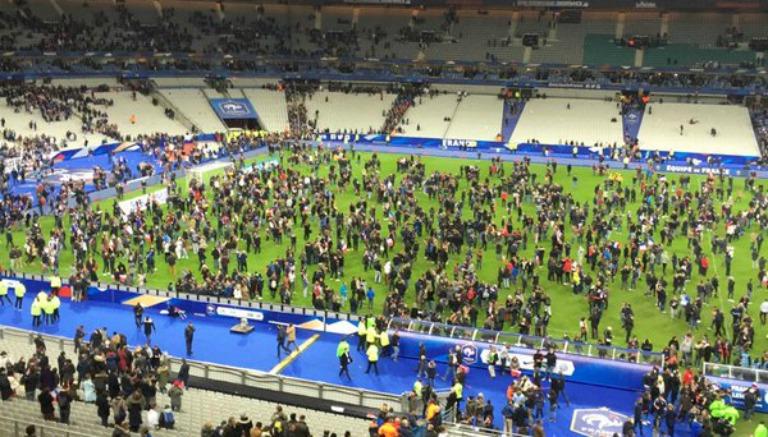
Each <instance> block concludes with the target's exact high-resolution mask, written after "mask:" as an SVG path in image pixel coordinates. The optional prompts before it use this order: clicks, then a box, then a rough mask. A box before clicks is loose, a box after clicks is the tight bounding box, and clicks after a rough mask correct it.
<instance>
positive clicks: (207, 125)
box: [160, 88, 225, 132]
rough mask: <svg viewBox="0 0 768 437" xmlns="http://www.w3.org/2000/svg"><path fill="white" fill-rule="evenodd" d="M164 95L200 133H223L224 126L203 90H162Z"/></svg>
mask: <svg viewBox="0 0 768 437" xmlns="http://www.w3.org/2000/svg"><path fill="white" fill-rule="evenodd" d="M160 93H161V94H163V95H164V96H165V97H166V98H167V99H168V100H169V101H170V102H171V103H172V104H173V105H174V106H175V107H176V108H179V109H181V110H183V112H184V114H185V115H186V116H187V117H188V118H189V119H190V120H191V121H192V123H193V124H194V125H195V127H197V129H198V130H199V131H200V132H222V131H224V130H225V127H224V124H223V123H222V122H221V120H220V119H219V117H218V116H217V115H216V113H215V112H213V109H212V108H211V104H210V103H209V101H208V98H207V97H206V96H205V94H204V93H203V88H184V89H181V88H179V89H175V88H174V89H171V88H161V89H160Z"/></svg>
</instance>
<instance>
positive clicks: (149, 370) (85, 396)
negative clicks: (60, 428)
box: [0, 326, 189, 437]
mask: <svg viewBox="0 0 768 437" xmlns="http://www.w3.org/2000/svg"><path fill="white" fill-rule="evenodd" d="M74 340H75V348H74V351H73V353H74V356H70V355H68V354H67V353H66V352H64V351H62V352H61V353H60V354H59V355H58V356H51V355H50V353H49V351H48V350H47V348H46V343H45V340H44V339H43V337H41V336H39V335H38V336H36V337H35V342H34V343H35V352H34V354H32V355H31V356H29V357H24V356H19V357H16V360H15V361H14V360H11V358H10V356H8V355H7V354H6V353H5V352H3V353H2V356H1V357H0V358H2V361H1V362H0V366H2V369H0V389H2V393H3V400H4V401H9V400H10V401H12V398H13V397H19V398H24V399H26V400H28V401H37V402H38V404H39V406H40V413H41V415H42V417H43V419H45V420H47V421H58V422H61V423H65V424H68V423H69V422H70V415H71V411H72V404H73V403H74V402H85V403H91V404H95V405H96V407H97V408H96V414H97V416H98V419H99V422H100V423H101V424H102V425H103V426H104V427H113V432H112V434H111V435H113V436H120V437H123V436H126V437H127V436H129V435H131V432H137V433H139V434H140V435H142V436H149V435H150V434H151V432H152V431H154V430H155V429H159V428H167V429H173V427H174V423H175V420H176V419H175V414H176V413H178V412H179V411H180V410H181V405H182V396H183V395H184V388H185V386H186V384H187V382H188V378H189V366H188V365H187V364H186V363H184V364H182V366H181V368H180V370H179V371H178V373H177V374H175V375H173V376H172V374H171V371H170V361H169V358H168V356H167V355H166V354H164V353H163V352H162V351H161V350H160V348H159V347H157V346H150V345H149V344H147V345H146V346H142V347H137V348H130V347H129V346H128V344H127V340H126V336H125V335H124V334H121V333H118V332H112V333H111V334H110V333H109V332H108V331H107V329H106V328H101V329H96V330H94V331H93V332H92V333H90V335H88V334H87V333H86V332H85V330H84V328H83V327H82V326H80V327H79V328H78V329H77V332H76V333H75V336H74ZM158 393H163V394H167V395H168V398H169V403H168V404H167V405H164V406H163V405H158V404H157V401H156V399H157V396H158Z"/></svg>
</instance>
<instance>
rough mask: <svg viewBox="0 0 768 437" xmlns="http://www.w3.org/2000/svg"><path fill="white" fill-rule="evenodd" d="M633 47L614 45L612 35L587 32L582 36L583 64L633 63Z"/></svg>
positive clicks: (626, 64)
mask: <svg viewBox="0 0 768 437" xmlns="http://www.w3.org/2000/svg"><path fill="white" fill-rule="evenodd" d="M634 59H635V53H634V50H633V49H630V48H627V47H621V46H618V45H616V43H615V42H614V40H613V35H609V34H594V33H588V34H587V35H586V36H585V37H584V64H586V65H622V66H630V65H632V64H633V63H634Z"/></svg>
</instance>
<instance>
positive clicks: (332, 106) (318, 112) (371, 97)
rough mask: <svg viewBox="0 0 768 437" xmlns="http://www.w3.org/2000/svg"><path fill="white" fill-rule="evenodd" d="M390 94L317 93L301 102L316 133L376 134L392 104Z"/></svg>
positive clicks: (393, 99) (392, 97)
mask: <svg viewBox="0 0 768 437" xmlns="http://www.w3.org/2000/svg"><path fill="white" fill-rule="evenodd" d="M395 97H396V96H395V95H394V94H390V93H385V92H382V93H370V94H369V93H363V92H351V93H344V92H334V91H318V92H316V93H314V94H310V95H309V96H307V98H306V99H305V101H304V103H305V105H306V107H307V111H308V114H309V118H310V120H313V123H314V125H315V126H316V128H317V129H318V130H319V131H330V132H344V131H352V132H357V133H369V132H377V131H378V130H379V128H380V127H381V126H382V124H383V123H384V119H385V117H386V112H387V111H388V110H389V108H390V107H391V106H392V103H393V102H394V101H395Z"/></svg>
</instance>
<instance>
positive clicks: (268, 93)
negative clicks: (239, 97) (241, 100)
mask: <svg viewBox="0 0 768 437" xmlns="http://www.w3.org/2000/svg"><path fill="white" fill-rule="evenodd" d="M241 90H242V92H243V94H244V95H245V97H246V98H248V100H250V101H251V104H253V107H254V109H256V112H257V113H258V114H259V120H260V121H261V124H262V127H263V128H264V129H266V130H268V131H270V132H284V131H286V130H288V129H289V128H290V122H289V121H288V104H287V102H286V100H285V92H283V91H278V90H273V89H266V88H241Z"/></svg>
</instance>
